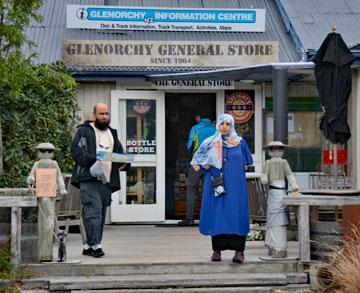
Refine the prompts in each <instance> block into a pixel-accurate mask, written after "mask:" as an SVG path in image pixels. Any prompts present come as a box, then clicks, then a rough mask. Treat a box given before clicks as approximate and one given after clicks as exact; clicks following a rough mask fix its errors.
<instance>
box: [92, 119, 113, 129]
mask: <svg viewBox="0 0 360 293" xmlns="http://www.w3.org/2000/svg"><path fill="white" fill-rule="evenodd" d="M94 125H95V127H96V128H97V129H99V130H106V129H108V128H109V125H110V121H99V120H95V121H94Z"/></svg>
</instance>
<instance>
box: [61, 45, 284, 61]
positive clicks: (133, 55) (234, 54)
mask: <svg viewBox="0 0 360 293" xmlns="http://www.w3.org/2000/svg"><path fill="white" fill-rule="evenodd" d="M278 52H279V48H278V43H277V42H273V41H269V42H266V41H262V42H260V41H259V42H236V41H234V42H229V41H226V42H197V41H193V42H191V41H176V42H175V41H174V42H166V41H115V40H109V41H108V40H66V41H63V43H62V60H63V61H64V62H65V63H66V64H67V65H72V66H127V67H129V66H141V67H146V66H150V67H235V66H246V65H253V64H267V63H273V62H277V61H278V55H279V53H278Z"/></svg>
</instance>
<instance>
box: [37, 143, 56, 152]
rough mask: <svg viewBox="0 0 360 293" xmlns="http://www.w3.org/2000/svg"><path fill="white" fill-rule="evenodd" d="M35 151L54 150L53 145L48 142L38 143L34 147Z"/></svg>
mask: <svg viewBox="0 0 360 293" xmlns="http://www.w3.org/2000/svg"><path fill="white" fill-rule="evenodd" d="M35 149H37V150H56V148H55V147H54V145H53V144H52V143H50V142H43V143H40V144H38V145H37V146H36V147H35Z"/></svg>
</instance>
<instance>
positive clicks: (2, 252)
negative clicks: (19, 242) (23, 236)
mask: <svg viewBox="0 0 360 293" xmlns="http://www.w3.org/2000/svg"><path fill="white" fill-rule="evenodd" d="M10 260H11V252H10V245H9V244H6V245H1V246H0V280H1V279H3V280H9V279H10V278H11V270H12V269H13V265H12V264H11V263H10Z"/></svg>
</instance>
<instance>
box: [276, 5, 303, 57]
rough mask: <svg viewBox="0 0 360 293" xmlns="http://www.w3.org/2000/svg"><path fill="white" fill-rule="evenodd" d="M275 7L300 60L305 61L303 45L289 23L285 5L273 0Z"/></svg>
mask: <svg viewBox="0 0 360 293" xmlns="http://www.w3.org/2000/svg"><path fill="white" fill-rule="evenodd" d="M274 2H275V4H276V6H277V8H278V9H279V12H280V15H281V19H282V20H283V22H284V24H285V27H286V29H287V30H288V31H289V33H290V36H291V38H292V40H293V41H294V43H295V47H296V50H297V51H298V52H299V54H300V56H301V61H300V62H305V61H307V57H308V56H307V52H306V50H305V47H304V45H303V44H302V42H301V40H300V37H299V35H298V34H297V33H296V30H295V28H294V26H293V25H292V23H291V20H290V17H289V16H288V14H287V12H286V9H285V7H284V6H283V5H282V3H281V1H280V0H274Z"/></svg>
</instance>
